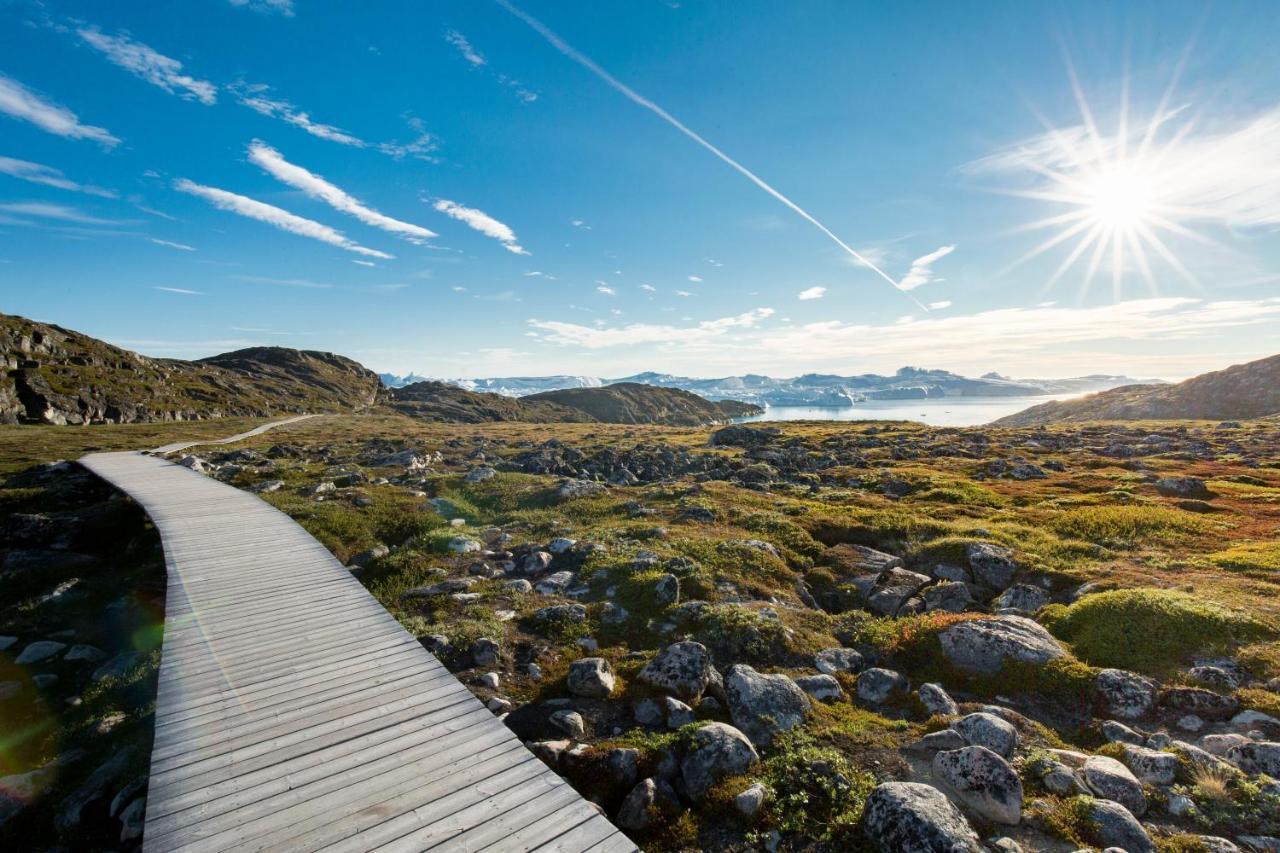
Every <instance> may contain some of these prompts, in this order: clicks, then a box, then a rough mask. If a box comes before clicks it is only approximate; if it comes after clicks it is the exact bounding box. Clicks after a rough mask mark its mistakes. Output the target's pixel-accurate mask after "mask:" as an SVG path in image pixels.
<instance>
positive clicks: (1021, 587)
mask: <svg viewBox="0 0 1280 853" xmlns="http://www.w3.org/2000/svg"><path fill="white" fill-rule="evenodd" d="M1048 603H1049V593H1047V592H1045V591H1044V590H1043V589H1041V588H1040V587H1038V586H1034V585H1032V584H1027V583H1020V584H1015V585H1014V586H1011V587H1009V588H1008V589H1006V590H1005V591H1004V592H1002V593H1000V595H999V596H998V597H997V598H996V600H995V606H996V607H997V608H999V609H1002V610H1020V611H1022V612H1023V613H1035V612H1036V611H1037V610H1039V609H1040V608H1041V607H1044V606H1045V605H1046V604H1048Z"/></svg>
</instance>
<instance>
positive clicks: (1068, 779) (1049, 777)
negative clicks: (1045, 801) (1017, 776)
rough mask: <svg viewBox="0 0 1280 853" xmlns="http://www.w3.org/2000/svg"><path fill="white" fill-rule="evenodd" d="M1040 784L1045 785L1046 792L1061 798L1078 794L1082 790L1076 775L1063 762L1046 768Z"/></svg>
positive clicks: (1057, 762) (1054, 763)
mask: <svg viewBox="0 0 1280 853" xmlns="http://www.w3.org/2000/svg"><path fill="white" fill-rule="evenodd" d="M1040 784H1042V785H1044V787H1045V790H1047V791H1049V792H1050V793H1052V794H1057V795H1058V796H1060V797H1065V796H1067V795H1068V794H1074V793H1077V792H1078V791H1080V788H1081V786H1080V783H1079V781H1077V779H1076V774H1074V773H1072V772H1071V768H1070V767H1068V766H1067V765H1065V764H1063V763H1062V762H1061V761H1055V762H1053V763H1052V764H1050V765H1049V766H1048V768H1046V770H1045V772H1044V775H1043V776H1041V777H1040Z"/></svg>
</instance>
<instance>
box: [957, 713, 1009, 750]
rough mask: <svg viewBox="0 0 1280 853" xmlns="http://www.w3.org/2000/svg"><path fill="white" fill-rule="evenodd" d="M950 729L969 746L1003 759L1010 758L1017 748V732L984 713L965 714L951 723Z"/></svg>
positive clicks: (998, 719) (1005, 722) (1000, 720)
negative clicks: (984, 748)
mask: <svg viewBox="0 0 1280 853" xmlns="http://www.w3.org/2000/svg"><path fill="white" fill-rule="evenodd" d="M951 728H952V729H954V730H955V731H956V732H958V733H959V734H960V737H962V738H964V742H965V743H967V744H969V745H970V746H984V747H986V748H987V749H989V750H991V751H992V752H994V753H996V754H997V755H1000V756H1002V757H1004V758H1009V757H1011V756H1012V755H1013V751H1014V750H1015V749H1017V748H1018V730H1017V729H1015V728H1014V727H1013V726H1012V724H1010V723H1009V722H1008V721H1006V720H1002V719H1000V718H999V717H997V716H996V715H995V714H988V713H987V712H986V711H978V712H976V713H973V714H967V715H965V716H963V717H961V718H960V719H958V720H956V721H955V722H954V723H952V724H951Z"/></svg>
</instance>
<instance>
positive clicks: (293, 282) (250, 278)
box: [232, 275, 333, 290]
mask: <svg viewBox="0 0 1280 853" xmlns="http://www.w3.org/2000/svg"><path fill="white" fill-rule="evenodd" d="M232 278H234V279H235V280H236V281H247V282H251V283H253V284H273V285H276V286H277V287H301V288H304V289H306V290H330V289H332V288H333V285H332V284H325V283H323V282H319V281H311V280H310V279H306V278H271V277H270V276H264V275H233V276H232Z"/></svg>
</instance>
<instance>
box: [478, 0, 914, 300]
mask: <svg viewBox="0 0 1280 853" xmlns="http://www.w3.org/2000/svg"><path fill="white" fill-rule="evenodd" d="M496 2H497V3H498V5H499V6H501V7H502V8H504V9H506V10H507V11H508V12H510V13H511V14H512V15H515V16H516V17H517V18H519V19H520V20H522V21H524V22H525V23H526V24H528V25H529V26H530V27H531V28H532V29H533V30H534V32H536V33H537V34H538V35H540V36H542V37H543V38H544V39H545V40H546V41H547V43H548V44H550V45H551V46H552V47H554V48H555V49H556V50H558V51H560V53H562V54H564V55H565V56H566V57H568V58H569V59H571V60H573V61H574V62H576V63H578V64H579V65H581V66H582V67H583V68H585V69H587V70H588V71H590V72H591V73H592V74H594V75H595V76H596V77H598V78H600V80H601V81H603V82H604V83H605V85H607V86H609V87H610V88H611V89H613V90H614V91H616V92H618V93H619V94H621V95H623V96H624V97H626V98H627V99H628V100H629V101H631V102H632V103H634V104H636V105H638V106H640V107H643V108H644V109H646V110H648V111H649V112H651V113H653V114H654V115H656V116H657V117H658V118H660V119H662V120H663V121H665V122H666V123H667V124H669V125H671V126H672V127H674V128H675V129H676V130H678V131H680V132H681V133H683V134H684V135H685V136H687V137H688V138H689V139H691V140H693V141H694V142H696V143H697V144H698V145H701V146H702V147H703V148H705V149H706V150H707V151H709V152H711V153H712V154H713V155H715V157H716V158H718V159H719V160H720V161H721V162H723V163H724V164H725V165H727V166H729V167H730V168H732V169H733V170H734V171H736V172H738V173H739V174H740V175H742V176H743V177H744V178H746V179H747V180H749V181H751V183H753V184H755V185H756V186H757V187H759V188H760V189H762V190H764V191H765V192H766V193H768V194H769V195H771V196H773V197H774V198H775V199H777V200H778V201H780V202H781V203H782V204H784V205H786V206H787V207H788V208H789V209H790V210H791V211H792V212H793V213H795V214H796V215H797V216H799V217H801V218H802V219H804V220H805V221H806V222H808V223H809V224H810V225H812V226H814V227H815V228H817V229H818V230H819V231H821V232H822V233H823V234H824V235H825V236H826V237H827V238H828V239H829V240H831V241H832V242H834V243H835V244H836V245H837V246H839V247H840V248H841V250H843V251H844V252H845V253H847V254H848V255H850V256H851V257H853V258H855V259H857V260H860V261H862V262H863V263H864V264H865V265H866V266H867V267H868V268H869V269H871V270H872V271H873V272H875V273H876V274H878V275H879V276H880V277H881V278H882V279H884V280H885V281H886V282H888V283H889V284H891V285H893V286H894V287H895V288H896V287H898V283H897V282H896V281H894V280H893V279H892V278H891V277H890V276H889V274H888V273H886V272H884V271H883V270H881V269H880V268H879V267H877V266H876V265H875V264H873V263H871V261H870V260H868V259H867V258H865V257H863V256H862V255H860V254H859V253H858V252H857V251H856V250H855V249H853V248H852V247H851V246H849V244H847V243H845V242H844V241H843V240H841V239H840V238H839V237H837V236H836V235H835V232H833V231H832V230H831V229H830V228H828V227H827V226H825V225H823V224H822V223H821V222H819V221H818V219H817V218H816V217H814V216H813V215H812V214H811V213H809V212H808V211H807V210H805V209H804V208H802V207H800V205H798V204H796V203H795V202H794V201H792V200H791V199H789V198H787V197H786V196H785V195H783V194H782V193H780V192H779V191H778V190H776V189H774V188H773V187H772V186H771V185H770V184H768V183H766V182H765V180H764V179H763V178H761V177H760V176H759V175H757V174H755V173H754V172H752V171H751V170H750V169H748V168H747V167H746V166H743V165H742V164H741V163H739V162H738V161H737V160H734V159H733V158H732V157H730V156H729V155H728V154H726V153H724V152H723V151H721V150H720V149H719V148H717V147H716V146H715V145H712V144H711V143H710V142H708V141H707V140H706V139H704V138H703V137H702V136H701V135H699V134H698V133H696V132H695V131H693V130H692V129H690V128H689V127H688V126H686V125H685V124H684V123H683V122H681V121H680V120H679V119H677V118H676V117H675V116H673V115H671V113H669V112H667V111H666V110H664V109H663V108H662V107H660V106H658V105H657V104H656V103H654V102H653V101H651V100H649V99H648V98H646V97H644V96H643V95H641V94H640V93H638V92H636V91H635V90H634V89H632V88H631V87H629V86H627V85H626V84H625V83H623V82H622V81H621V80H619V79H618V78H616V77H614V76H613V75H612V74H610V73H609V72H608V71H606V70H604V69H603V68H602V67H600V66H599V65H597V64H596V62H595V61H594V60H593V59H591V58H590V57H588V56H586V55H585V54H583V53H581V52H579V51H578V50H577V48H575V47H573V46H572V45H570V44H569V43H568V42H566V41H565V40H564V39H562V38H560V36H558V35H556V34H555V33H554V32H553V31H552V30H551V29H550V28H548V27H547V26H546V25H545V24H543V23H542V22H541V21H539V20H538V19H537V18H535V17H533V16H532V15H530V14H528V13H527V12H525V11H524V10H523V9H520V8H519V7H517V6H516V5H514V4H513V3H511V2H510V0H496ZM907 298H908V299H911V300H912V301H916V300H915V298H914V297H912V296H910V295H908V297H907ZM916 304H917V305H919V304H920V303H919V302H916ZM920 307H921V308H923V307H924V306H923V305H921V306H920Z"/></svg>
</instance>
